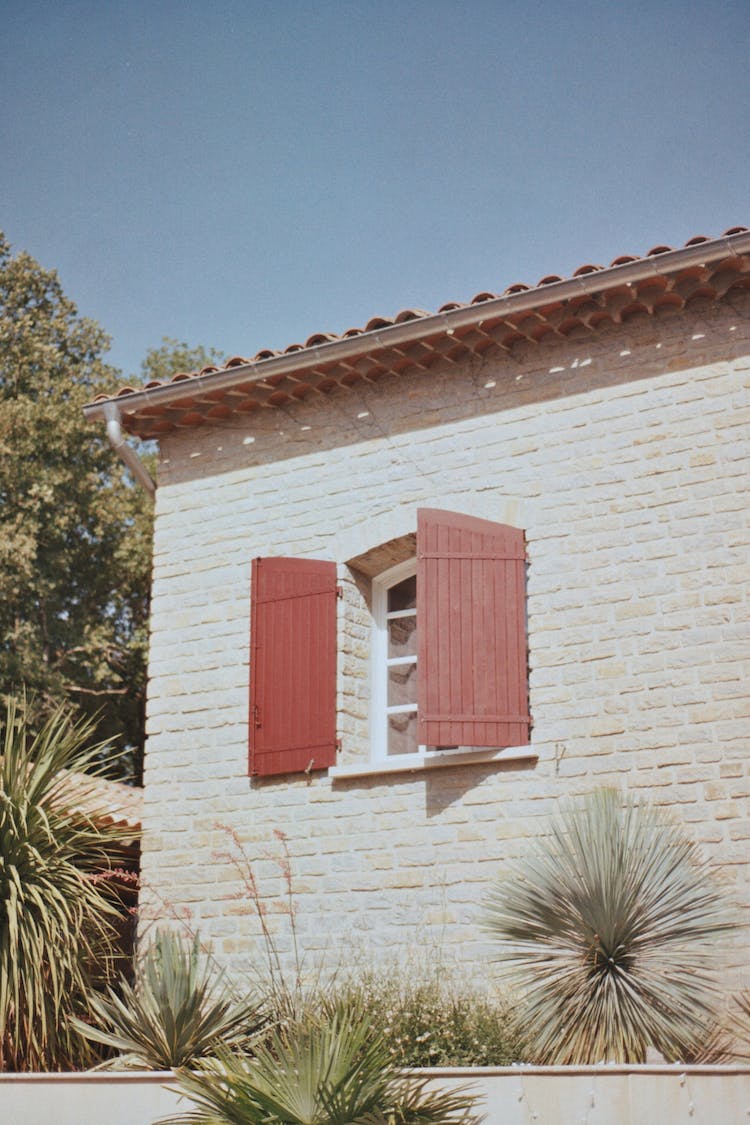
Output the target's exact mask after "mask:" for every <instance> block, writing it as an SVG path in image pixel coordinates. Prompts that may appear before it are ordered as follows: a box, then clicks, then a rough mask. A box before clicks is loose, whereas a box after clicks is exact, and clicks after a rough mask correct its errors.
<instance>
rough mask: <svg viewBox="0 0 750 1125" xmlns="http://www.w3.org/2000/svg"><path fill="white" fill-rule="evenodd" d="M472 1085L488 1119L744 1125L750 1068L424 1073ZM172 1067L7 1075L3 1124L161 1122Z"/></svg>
mask: <svg viewBox="0 0 750 1125" xmlns="http://www.w3.org/2000/svg"><path fill="white" fill-rule="evenodd" d="M414 1073H415V1074H417V1075H419V1076H420V1077H421V1076H429V1077H430V1078H432V1079H434V1080H435V1081H436V1082H439V1083H440V1084H441V1085H442V1086H444V1087H455V1086H460V1085H469V1086H471V1088H472V1090H473V1091H475V1092H476V1094H477V1095H478V1102H477V1109H478V1111H479V1112H480V1113H484V1114H485V1115H486V1117H485V1125H682V1123H684V1125H740V1122H744V1121H748V1120H750V1066H702V1067H695V1066H691V1067H675V1066H638V1067H623V1066H592V1067H531V1066H528V1067H527V1066H523V1067H503V1068H495V1067H481V1068H476V1069H463V1068H461V1069H451V1070H438V1069H434V1070H420V1071H415V1072H414ZM172 1081H173V1077H172V1075H171V1074H169V1073H135V1072H134V1073H132V1074H113V1073H107V1074H105V1073H97V1074H90V1073H89V1074H2V1075H0V1122H8V1123H9V1125H10V1123H12V1125H48V1123H49V1125H154V1122H156V1121H158V1120H159V1118H161V1117H164V1116H166V1115H167V1114H170V1113H175V1112H177V1111H178V1110H179V1109H180V1108H181V1107H185V1105H186V1103H185V1102H184V1101H183V1100H182V1099H180V1098H179V1096H178V1095H177V1094H176V1093H175V1092H174V1091H173V1090H171V1089H169V1086H170V1084H171V1083H172Z"/></svg>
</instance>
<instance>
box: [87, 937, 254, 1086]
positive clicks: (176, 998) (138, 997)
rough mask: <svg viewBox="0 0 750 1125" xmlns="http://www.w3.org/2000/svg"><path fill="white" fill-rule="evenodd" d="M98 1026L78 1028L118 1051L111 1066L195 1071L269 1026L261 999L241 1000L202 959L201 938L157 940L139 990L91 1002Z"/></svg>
mask: <svg viewBox="0 0 750 1125" xmlns="http://www.w3.org/2000/svg"><path fill="white" fill-rule="evenodd" d="M90 1003H91V1008H92V1011H93V1015H94V1018H95V1020H96V1023H97V1025H98V1026H86V1025H85V1024H83V1023H81V1022H80V1021H77V1027H78V1029H79V1030H80V1031H81V1032H82V1033H83V1034H84V1035H86V1036H87V1037H88V1038H89V1039H92V1040H93V1041H94V1042H97V1043H103V1044H104V1045H105V1046H108V1047H113V1048H114V1049H115V1050H116V1051H119V1052H120V1054H119V1057H118V1058H116V1059H114V1060H113V1061H111V1062H109V1063H107V1064H105V1065H107V1066H109V1067H113V1068H119V1069H127V1068H128V1067H137V1068H139V1069H145V1070H172V1069H173V1068H176V1067H180V1066H191V1065H193V1064H194V1063H195V1062H197V1061H198V1060H199V1059H203V1058H206V1057H207V1056H209V1055H212V1054H215V1053H216V1051H217V1050H218V1049H219V1048H220V1047H221V1046H222V1045H223V1046H224V1048H227V1049H230V1048H243V1047H246V1046H247V1045H248V1044H249V1042H250V1040H251V1039H252V1036H253V1035H254V1033H255V1032H257V1031H258V1030H259V1029H260V1028H261V1027H263V1025H264V1024H265V1022H266V1019H265V1014H264V1011H263V1007H262V1005H261V1003H260V1002H259V1001H258V999H257V998H256V997H254V996H252V995H251V996H248V997H245V998H244V999H239V1000H238V999H237V997H236V995H235V993H234V991H233V989H232V988H231V986H230V984H229V982H228V981H227V980H226V978H225V977H224V975H223V973H222V972H221V971H220V970H219V969H217V968H216V967H215V966H214V965H213V964H212V962H211V961H209V960H208V959H207V958H206V957H204V956H203V955H202V953H201V948H200V942H199V939H198V937H197V936H196V937H195V938H194V940H193V941H192V942H186V941H185V940H183V939H182V938H181V937H180V935H179V934H175V933H172V932H170V931H161V932H157V934H156V935H155V937H154V940H153V941H152V942H151V944H150V945H149V947H148V949H147V950H146V953H145V954H144V956H143V958H142V959H141V961H140V962H139V964H138V966H137V969H136V977H135V985H131V984H129V983H128V982H127V981H126V980H124V979H123V980H121V981H120V984H119V987H118V989H117V991H115V990H113V989H111V988H110V989H109V992H108V996H107V997H104V996H93V997H91V1000H90Z"/></svg>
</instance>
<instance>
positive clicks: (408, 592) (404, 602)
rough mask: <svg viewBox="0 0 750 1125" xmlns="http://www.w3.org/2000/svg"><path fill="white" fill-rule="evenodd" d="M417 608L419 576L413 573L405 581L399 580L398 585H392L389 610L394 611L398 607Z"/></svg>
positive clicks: (389, 594) (389, 595)
mask: <svg viewBox="0 0 750 1125" xmlns="http://www.w3.org/2000/svg"><path fill="white" fill-rule="evenodd" d="M416 608H417V576H416V574H412V576H411V578H405V579H404V580H403V582H399V583H398V585H396V586H391V588H390V590H389V591H388V612H389V613H393V612H394V611H395V610H397V609H416Z"/></svg>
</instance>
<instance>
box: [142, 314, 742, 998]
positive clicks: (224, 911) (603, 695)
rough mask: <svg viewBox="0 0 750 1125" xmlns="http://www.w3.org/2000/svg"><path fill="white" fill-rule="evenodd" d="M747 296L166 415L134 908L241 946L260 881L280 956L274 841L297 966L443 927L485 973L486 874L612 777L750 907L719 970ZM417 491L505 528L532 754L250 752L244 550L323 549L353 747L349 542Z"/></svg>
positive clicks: (361, 733)
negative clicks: (450, 756) (310, 755)
mask: <svg viewBox="0 0 750 1125" xmlns="http://www.w3.org/2000/svg"><path fill="white" fill-rule="evenodd" d="M749 311H750V303H749V302H748V300H747V299H741V298H737V297H735V298H734V299H733V301H732V303H731V304H729V303H727V304H724V305H722V306H720V307H718V308H716V307H713V306H710V305H706V306H704V307H695V308H694V309H693V311H692V312H691V313H690V314H679V315H676V316H671V317H668V318H665V319H648V318H643V319H640V320H636V321H632V322H630V323H629V324H628V325H627V326H625V327H621V328H611V329H609V330H604V331H601V332H600V333H597V334H596V335H594V334H589V335H586V336H583V337H582V338H577V339H574V340H573V339H570V340H568V341H567V342H566V341H561V342H559V343H557V344H555V345H552V346H542V345H540V346H538V347H536V348H532V347H529V349H528V351H526V352H521V353H519V354H518V355H516V356H515V357H514V358H508V357H506V358H502V359H497V358H492V359H487V360H484V361H479V360H477V361H475V362H474V363H473V364H470V365H467V366H466V367H465V368H464V369H456V368H451V369H449V370H439V369H433V371H431V372H429V373H421V374H418V375H414V376H409V377H403V378H401V379H400V380H396V379H390V380H386V381H384V382H382V383H379V384H377V385H375V386H367V387H361V388H355V389H350V390H341V391H337V392H334V393H332V394H330V395H329V396H327V397H324V396H320V397H316V398H312V399H309V400H308V401H306V402H303V403H299V404H297V405H294V406H293V407H290V408H285V409H283V410H281V409H278V410H268V411H264V412H262V413H261V412H258V413H256V414H254V415H251V416H249V417H247V418H245V419H235V420H233V421H232V422H230V423H228V424H226V425H222V426H221V427H216V428H211V429H200V430H191V431H187V432H185V433H183V434H180V435H176V436H172V437H170V438H168V439H167V440H165V441H164V443H163V448H162V462H161V465H160V472H159V489H158V494H157V523H156V541H155V559H154V587H153V618H152V640H151V661H150V686H149V704H148V746H147V756H146V787H147V789H146V810H145V815H144V837H143V881H144V890H143V892H142V925H143V926H144V927H145V926H147V925H148V924H150V921H151V920H152V919H153V918H155V917H160V918H167V919H182V920H183V921H184V922H185V923H186V924H188V925H189V926H191V927H192V928H194V929H195V928H197V929H199V930H200V932H201V934H202V936H203V937H204V938H205V939H207V940H210V941H211V942H212V943H213V947H214V950H215V952H216V953H217V955H218V956H219V957H220V959H222V960H223V961H224V962H225V963H226V964H227V965H229V966H230V967H231V969H232V970H233V971H236V972H237V973H241V972H244V971H245V970H246V969H247V968H248V966H250V965H251V964H256V965H257V964H259V963H260V962H262V959H263V956H264V954H263V943H262V941H261V940H260V938H259V934H260V929H261V926H260V922H259V919H258V917H257V913H256V912H255V909H254V906H253V902H252V899H253V895H254V894H255V895H257V897H258V901H260V902H261V905H262V907H263V909H264V911H265V913H264V924H265V925H267V926H268V928H269V929H270V930H271V932H272V933H273V934H274V935H275V938H276V941H277V942H278V945H279V948H280V950H281V952H282V956H284V957H287V956H288V957H291V953H290V944H291V943H290V926H289V917H288V909H289V902H288V897H287V890H288V878H287V869H286V868H285V860H284V858H283V852H284V849H285V848H286V849H287V851H288V857H289V865H290V872H291V876H290V877H291V882H292V885H293V890H294V904H295V910H296V924H297V930H298V937H299V941H300V945H301V948H302V950H303V952H304V954H305V957H306V959H307V964H308V966H313V965H315V964H317V963H319V962H323V963H325V964H327V965H330V966H333V965H337V964H339V963H342V962H343V963H348V964H354V963H358V962H360V961H362V962H364V963H371V962H372V961H373V960H381V961H387V960H388V959H390V958H393V957H398V958H400V959H402V960H403V959H406V958H409V957H411V958H414V959H416V960H419V959H420V958H422V959H427V960H430V959H434V958H435V957H442V958H443V959H445V960H447V961H450V960H451V959H457V960H459V961H461V962H462V963H463V964H464V966H465V967H466V970H467V972H468V973H469V974H470V975H473V976H476V977H478V978H480V977H481V978H485V977H486V974H487V965H488V959H489V957H490V955H491V947H490V946H488V944H487V941H486V939H485V938H484V936H483V934H482V932H481V930H480V929H479V927H478V924H477V922H478V915H479V910H480V905H481V902H482V899H483V896H484V894H485V892H486V889H487V886H488V884H489V883H490V881H491V880H492V879H493V878H494V877H495V876H497V875H498V874H500V873H501V872H502V869H503V864H504V863H505V862H506V860H507V859H508V858H509V857H512V856H514V855H515V854H517V853H518V851H519V849H521V848H522V847H523V846H524V842H525V841H526V840H527V838H528V837H530V836H533V835H535V834H536V833H538V832H540V831H543V830H544V825H545V818H546V816H547V814H548V813H549V812H550V811H551V810H553V809H554V808H555V805H556V803H557V802H558V800H559V799H560V798H563V797H575V796H576V795H579V794H582V793H584V792H587V791H589V790H590V789H591V788H592V787H594V786H596V785H603V784H608V785H615V786H619V787H622V788H626V789H628V790H630V791H633V792H637V793H640V794H649V795H650V796H651V797H652V798H653V799H654V800H655V801H656V802H658V803H659V804H663V805H669V806H671V807H672V809H673V813H674V816H675V817H676V819H677V820H678V821H679V822H680V823H681V824H682V825H683V826H684V827H685V829H686V830H687V832H688V833H689V834H690V836H691V837H692V838H694V839H695V840H696V841H698V842H699V843H700V845H701V846H703V847H704V848H705V849H706V851H707V852H708V853H709V854H710V855H711V857H712V859H713V860H714V861H715V862H716V864H717V865H718V866H719V868H720V870H721V875H722V878H723V879H725V880H726V882H727V885H728V888H729V890H730V893H731V894H732V896H733V897H734V899H735V900H736V902H737V904H738V908H739V909H740V910H742V911H744V912H745V914H746V916H747V917H748V920H749V925H748V928H747V929H746V930H745V932H744V933H743V935H742V938H741V939H740V940H738V941H737V942H736V943H735V948H734V953H733V957H734V963H735V967H736V970H735V972H734V976H732V977H731V980H732V982H733V983H736V982H738V981H740V980H742V979H743V977H742V973H743V970H742V966H743V965H745V964H747V963H748V954H749V953H750V913H748V907H749V906H750V877H749V876H748V862H747V861H748V858H749V857H750V699H749V697H748V690H747V689H748V683H750V626H749V624H748V618H749V613H748V610H749V595H748V560H749V558H750V554H749V552H748V548H749V547H750V522H749V520H748V504H747V500H748V497H747V489H748V460H747V457H748V451H749V450H748V445H749V444H750V443H749V442H748V436H749V426H748V422H749V420H750V409H749V407H748V384H749V383H750V359H748V356H749V355H750V341H749V340H748V336H749V335H750V332H749V331H748V312H749ZM420 506H431V507H441V508H446V509H450V510H454V511H459V512H466V513H468V514H473V515H478V516H483V517H485V518H488V519H496V520H500V521H504V522H510V523H513V524H516V525H518V526H521V527H523V528H524V529H525V531H526V536H527V542H528V554H529V569H528V621H529V646H530V665H531V672H530V701H531V710H532V715H533V722H534V727H533V749H534V752H535V754H536V755H537V758H536V760H535V761H532V762H526V763H515V764H513V763H511V764H508V765H505V766H503V765H502V764H501V763H490V764H486V763H485V764H481V765H468V764H467V765H463V764H461V765H457V766H451V767H449V768H445V769H441V770H434V771H431V772H429V773H416V774H408V773H406V774H403V775H381V776H377V775H376V776H371V777H366V778H355V779H341V780H334V779H332V778H330V777H329V776H327V775H326V774H323V775H315V776H313V777H312V778H304V777H298V778H293V779H291V780H290V779H288V778H278V779H273V778H272V779H263V780H257V781H253V782H251V781H250V779H249V778H248V775H247V734H248V677H249V669H248V660H249V605H250V602H249V587H250V563H251V559H252V558H253V557H254V556H257V555H270V554H277V555H293V556H310V557H317V558H328V559H334V560H336V562H337V564H338V565H339V574H340V579H341V582H342V585H343V587H344V592H345V597H344V599H343V601H342V604H341V605H340V623H339V732H340V736H341V739H342V751H341V760H342V761H348V762H356V761H363V760H366V759H367V756H368V754H369V745H368V742H369V733H368V719H369V699H368V686H369V682H368V677H369V668H368V652H369V620H368V614H367V608H366V600H363V597H362V592H361V591H360V590H358V589H357V588H356V584H355V583H354V580H353V576H352V572H351V570H350V569H349V568H348V567H347V565H346V564H347V561H348V560H351V559H354V558H356V557H357V556H360V555H361V554H362V553H364V552H366V551H368V550H370V549H371V548H373V547H375V546H376V545H377V544H379V543H385V542H387V541H389V540H391V539H394V538H396V537H398V536H403V535H407V534H409V533H411V532H413V531H414V529H415V526H416V509H417V508H418V507H420ZM280 833H283V834H284V836H285V840H282V839H281V837H280ZM240 853H244V856H245V857H246V858H247V859H248V860H249V861H251V866H252V878H253V879H254V880H255V883H254V887H255V890H253V887H252V886H251V885H250V878H251V876H250V872H249V870H248V866H247V864H246V862H245V859H242V858H241V855H240ZM744 983H745V984H746V985H750V979H749V978H747V977H745V979H744Z"/></svg>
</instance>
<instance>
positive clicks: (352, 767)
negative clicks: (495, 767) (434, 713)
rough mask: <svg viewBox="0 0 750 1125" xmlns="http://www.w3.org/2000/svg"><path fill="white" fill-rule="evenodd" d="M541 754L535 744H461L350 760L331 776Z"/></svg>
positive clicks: (530, 758) (513, 759)
mask: <svg viewBox="0 0 750 1125" xmlns="http://www.w3.org/2000/svg"><path fill="white" fill-rule="evenodd" d="M538 757H539V755H538V754H537V753H536V751H535V750H534V748H533V747H532V746H504V747H500V748H499V749H495V748H493V747H491V746H488V747H484V746H482V747H478V746H459V747H458V748H457V749H456V750H428V751H427V752H426V753H424V754H399V755H398V756H396V755H394V757H392V758H380V759H378V760H377V761H371V762H351V763H347V764H345V765H341V766H331V767H330V769H329V770H328V776H329V777H332V778H334V779H339V778H349V777H372V776H375V775H379V774H386V773H424V772H426V771H428V770H435V769H442V768H444V767H445V766H469V765H475V764H476V765H480V764H481V763H482V762H498V763H499V764H500V765H502V764H504V763H505V762H529V761H531V762H534V761H536V760H537V758H538Z"/></svg>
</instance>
